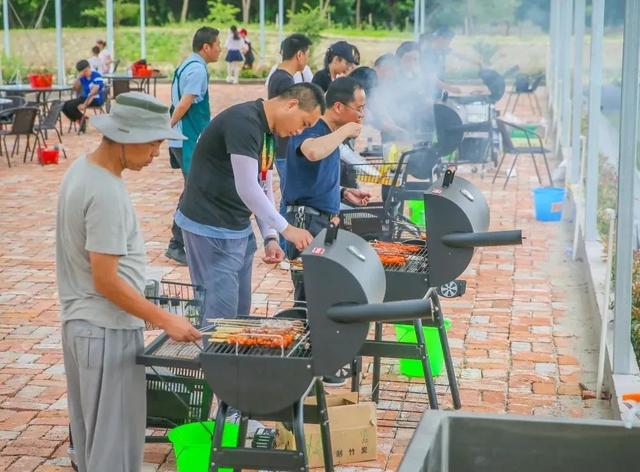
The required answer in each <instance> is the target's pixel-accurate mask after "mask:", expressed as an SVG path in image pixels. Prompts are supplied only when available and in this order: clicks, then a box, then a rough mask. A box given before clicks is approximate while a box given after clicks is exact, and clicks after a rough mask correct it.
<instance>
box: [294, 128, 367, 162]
mask: <svg viewBox="0 0 640 472" xmlns="http://www.w3.org/2000/svg"><path fill="white" fill-rule="evenodd" d="M361 129H362V125H360V124H359V123H347V124H346V125H344V126H341V127H340V128H338V129H337V130H335V131H334V132H333V133H330V134H327V135H325V136H320V137H318V138H309V139H305V140H304V142H303V143H302V144H301V145H300V152H302V154H303V155H304V157H306V158H307V159H308V160H310V161H312V162H315V161H321V160H322V159H324V158H325V157H327V156H328V155H329V154H331V153H332V152H333V151H335V150H336V148H337V147H338V146H340V144H342V142H343V141H344V140H345V139H348V138H355V137H357V136H358V135H359V134H360V130H361Z"/></svg>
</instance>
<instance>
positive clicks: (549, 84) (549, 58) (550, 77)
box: [545, 0, 556, 110]
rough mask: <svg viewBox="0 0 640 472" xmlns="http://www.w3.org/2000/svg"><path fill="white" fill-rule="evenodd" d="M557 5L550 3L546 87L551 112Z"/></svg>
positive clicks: (548, 106)
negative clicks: (554, 26) (554, 27)
mask: <svg viewBox="0 0 640 472" xmlns="http://www.w3.org/2000/svg"><path fill="white" fill-rule="evenodd" d="M555 5H556V3H555V2H554V1H553V0H551V2H550V3H549V47H548V49H547V71H546V74H545V77H546V85H547V90H546V92H547V109H549V110H551V109H552V104H551V97H552V95H553V81H554V77H553V67H554V61H553V57H554V56H553V54H554V50H553V48H554V46H555V39H554V29H553V25H554V24H555V23H554V22H555V14H556V13H555V12H556V9H555Z"/></svg>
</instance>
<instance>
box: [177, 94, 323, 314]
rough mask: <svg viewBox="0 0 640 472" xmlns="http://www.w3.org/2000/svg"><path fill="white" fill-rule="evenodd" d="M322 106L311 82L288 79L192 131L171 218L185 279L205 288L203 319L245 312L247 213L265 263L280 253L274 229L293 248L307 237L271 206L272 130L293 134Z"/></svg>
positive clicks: (249, 248)
mask: <svg viewBox="0 0 640 472" xmlns="http://www.w3.org/2000/svg"><path fill="white" fill-rule="evenodd" d="M324 108H325V102H324V96H323V95H322V91H321V90H320V89H319V88H318V87H316V86H315V85H313V84H296V85H294V86H292V87H290V88H289V89H287V90H286V91H285V92H283V93H282V94H280V95H279V96H278V97H276V98H272V99H270V100H267V101H262V100H256V101H253V102H246V103H241V104H238V105H235V106H232V107H231V108H228V109H227V110H225V111H223V112H222V113H220V114H219V115H218V116H216V117H215V118H214V119H213V120H212V121H211V123H210V124H209V126H207V128H206V129H205V130H204V132H203V133H202V135H201V136H200V139H199V141H198V144H197V146H196V149H195V152H194V154H193V161H192V164H191V170H190V172H189V177H188V179H187V185H186V187H185V191H184V197H183V200H182V203H181V204H180V208H179V210H178V211H177V212H176V215H175V221H176V224H177V225H178V226H179V227H180V228H182V233H183V236H184V242H185V249H186V252H187V263H188V265H189V273H190V275H191V281H192V283H194V284H197V285H200V286H203V287H204V288H205V289H206V291H207V297H206V301H205V303H206V306H205V312H204V317H203V319H207V318H212V317H226V318H234V317H236V316H237V315H248V314H249V312H250V308H251V268H252V265H253V255H254V253H255V251H256V241H255V237H254V235H253V230H252V228H251V222H250V217H251V214H255V216H256V220H257V222H258V226H259V228H260V232H261V233H262V238H263V241H264V248H265V255H264V258H263V260H264V261H265V262H266V263H274V264H275V263H278V262H280V261H282V259H283V258H284V253H283V251H282V249H281V248H280V246H279V245H278V240H277V235H278V233H280V234H282V235H283V236H284V237H285V239H286V240H287V241H289V242H291V243H292V244H294V245H295V246H296V247H297V248H298V249H300V250H303V249H304V248H306V247H307V246H308V245H309V243H310V242H311V240H312V236H311V234H310V233H309V232H308V231H306V230H303V229H299V228H295V227H293V226H291V225H289V224H288V223H287V221H286V220H285V219H284V218H283V217H282V216H281V215H280V214H279V213H278V212H277V211H276V209H275V206H274V200H273V189H272V187H271V186H272V180H271V168H272V164H273V158H274V154H275V146H274V140H273V136H274V135H277V136H280V137H285V136H294V135H296V134H299V133H300V132H302V130H303V129H305V128H307V127H309V126H311V125H313V124H314V123H315V122H316V121H317V120H318V118H319V117H320V114H321V113H323V112H324Z"/></svg>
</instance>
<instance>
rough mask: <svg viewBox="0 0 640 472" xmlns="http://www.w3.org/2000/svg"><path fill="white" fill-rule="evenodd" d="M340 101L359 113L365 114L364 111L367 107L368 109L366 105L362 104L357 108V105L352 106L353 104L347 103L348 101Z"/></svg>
mask: <svg viewBox="0 0 640 472" xmlns="http://www.w3.org/2000/svg"><path fill="white" fill-rule="evenodd" d="M340 103H342V104H343V105H344V106H345V107H347V108H349V109H350V110H353V111H355V112H356V113H358V114H359V115H364V112H365V109H366V107H365V105H361V106H359V107H357V108H356V107H352V106H351V105H347V104H346V103H343V102H340Z"/></svg>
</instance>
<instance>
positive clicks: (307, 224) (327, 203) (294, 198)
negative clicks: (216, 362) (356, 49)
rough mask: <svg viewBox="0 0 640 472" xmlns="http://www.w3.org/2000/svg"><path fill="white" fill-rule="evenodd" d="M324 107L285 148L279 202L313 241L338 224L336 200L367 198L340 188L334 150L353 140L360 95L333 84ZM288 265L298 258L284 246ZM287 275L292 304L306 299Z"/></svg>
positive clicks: (350, 83)
mask: <svg viewBox="0 0 640 472" xmlns="http://www.w3.org/2000/svg"><path fill="white" fill-rule="evenodd" d="M325 99H326V102H327V108H326V111H325V113H324V114H323V115H322V116H321V117H320V119H319V120H318V121H317V123H316V124H315V125H314V126H312V127H310V128H307V129H305V130H304V131H303V132H302V133H300V134H299V135H298V136H293V137H291V138H289V142H288V143H287V157H286V163H287V170H286V175H287V184H286V185H285V187H284V194H283V199H284V202H285V204H286V211H287V213H286V219H287V222H288V223H289V224H290V225H292V226H296V227H298V228H304V229H306V230H307V231H309V232H310V233H311V234H312V235H313V236H316V235H317V234H318V233H320V232H321V231H322V230H323V229H324V228H326V227H327V226H329V223H330V222H331V221H332V220H333V221H334V222H336V223H337V222H338V219H337V217H338V214H339V212H340V201H341V200H342V201H344V202H345V203H347V204H349V205H358V206H362V205H366V204H367V203H368V202H369V198H370V197H371V195H370V194H369V193H368V192H365V191H363V190H360V189H355V188H345V187H343V188H341V187H340V149H339V146H340V145H341V144H342V143H343V142H344V141H346V140H348V139H352V138H356V137H358V136H359V135H360V130H361V129H362V119H363V118H364V106H365V100H366V96H365V92H364V90H363V88H362V86H361V85H360V83H359V82H358V81H357V80H355V79H353V78H351V77H341V78H338V79H335V80H334V81H333V82H331V85H329V89H328V90H327V93H326V95H325ZM286 253H287V257H288V258H289V259H290V260H293V259H296V258H297V257H298V256H299V255H300V251H298V250H297V249H296V248H295V246H293V245H292V244H287V247H286ZM296 274H297V273H296V272H295V271H292V272H291V276H292V280H293V285H294V297H295V300H296V301H298V302H300V301H304V300H305V299H306V297H305V293H304V284H303V282H302V278H301V277H298V276H297V275H296ZM323 380H324V384H325V386H336V387H337V386H340V385H344V384H345V382H346V380H345V378H344V376H339V375H335V376H328V377H325V378H324V379H323Z"/></svg>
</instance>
